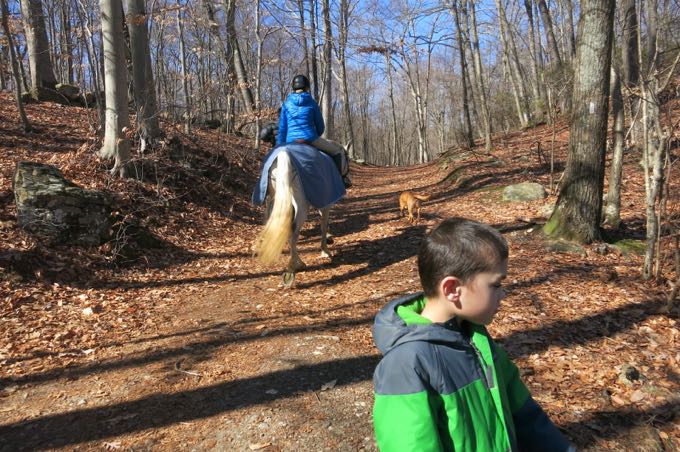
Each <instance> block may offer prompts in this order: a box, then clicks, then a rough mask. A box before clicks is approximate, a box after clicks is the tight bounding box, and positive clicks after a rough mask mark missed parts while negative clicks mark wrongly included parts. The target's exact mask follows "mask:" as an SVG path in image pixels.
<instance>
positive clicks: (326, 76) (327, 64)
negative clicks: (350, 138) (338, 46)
mask: <svg viewBox="0 0 680 452" xmlns="http://www.w3.org/2000/svg"><path fill="white" fill-rule="evenodd" d="M321 5H322V6H321V8H322V9H321V11H322V15H323V90H322V92H321V114H322V115H323V120H324V122H325V123H326V130H325V132H324V134H323V136H324V137H326V138H328V139H332V138H333V112H332V106H333V100H332V99H331V96H332V93H333V86H332V83H333V72H332V71H333V68H332V60H331V50H332V44H333V42H332V41H333V32H332V30H331V7H330V1H329V0H323V1H322V3H321Z"/></svg>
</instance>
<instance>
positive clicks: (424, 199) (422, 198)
mask: <svg viewBox="0 0 680 452" xmlns="http://www.w3.org/2000/svg"><path fill="white" fill-rule="evenodd" d="M413 197H414V198H416V199H420V200H421V201H427V200H428V199H430V198H431V197H432V195H419V194H417V193H414V194H413Z"/></svg>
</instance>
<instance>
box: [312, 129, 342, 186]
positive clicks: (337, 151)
mask: <svg viewBox="0 0 680 452" xmlns="http://www.w3.org/2000/svg"><path fill="white" fill-rule="evenodd" d="M312 145H313V146H314V147H315V148H317V149H319V150H321V151H323V152H325V153H326V154H328V155H330V156H331V157H333V160H334V161H335V162H336V163H335V164H336V165H337V166H338V171H340V175H341V176H342V180H343V182H344V183H345V186H346V187H350V186H351V185H352V180H351V179H350V178H349V162H348V161H347V152H346V151H345V148H343V147H342V146H340V145H339V144H338V143H336V142H335V141H331V140H327V139H325V138H321V137H319V138H317V139H316V140H314V141H312ZM336 156H337V157H336ZM338 160H339V161H340V162H339V163H338Z"/></svg>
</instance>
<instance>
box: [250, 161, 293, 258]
mask: <svg viewBox="0 0 680 452" xmlns="http://www.w3.org/2000/svg"><path fill="white" fill-rule="evenodd" d="M291 179H292V176H291V162H290V157H289V156H288V152H286V151H281V152H280V153H279V155H278V156H277V157H276V188H275V191H274V206H273V207H272V211H271V214H270V215H269V219H268V220H267V222H266V223H265V225H264V228H263V229H262V232H261V233H260V236H259V238H258V240H257V242H256V248H255V253H256V254H257V256H258V258H259V259H260V262H261V263H263V264H265V265H268V264H272V263H273V262H274V261H276V259H277V258H278V257H279V255H280V254H281V252H282V251H283V247H284V245H285V244H286V242H287V241H288V238H289V237H290V234H291V229H292V228H291V224H292V223H293V217H294V212H293V210H294V209H293V189H292V185H291ZM270 183H271V178H270Z"/></svg>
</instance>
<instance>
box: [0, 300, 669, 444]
mask: <svg viewBox="0 0 680 452" xmlns="http://www.w3.org/2000/svg"><path fill="white" fill-rule="evenodd" d="M659 305H661V302H652V303H650V304H647V305H628V306H624V307H622V308H620V309H616V310H613V311H609V312H607V313H601V314H597V315H595V316H589V317H586V318H582V319H579V320H576V321H573V322H556V323H555V324H553V325H550V326H547V327H543V328H539V329H535V330H533V331H530V332H526V333H522V334H526V335H529V336H536V335H538V334H543V335H545V334H547V335H549V336H551V338H559V337H562V338H563V339H562V340H561V341H560V340H559V339H558V340H556V342H558V343H563V344H564V343H566V344H567V345H573V344H581V343H584V342H588V341H590V340H595V339H597V338H600V337H603V336H606V335H611V334H616V333H617V332H619V331H622V330H624V329H627V328H629V327H630V326H632V325H633V324H634V323H637V322H640V321H642V320H644V319H645V318H646V316H649V315H651V314H654V310H655V309H656V308H657V307H658V306H659ZM645 307H646V308H647V311H648V312H646V313H645V311H644V310H643V309H642V308H645ZM606 317H610V318H611V319H613V321H612V320H610V321H609V323H610V324H611V325H614V327H615V328H614V329H611V328H609V329H603V328H597V324H598V323H599V322H602V321H604V320H605V318H606ZM371 321H372V316H368V317H365V318H362V319H356V320H352V321H350V322H338V323H343V324H345V325H349V324H352V323H353V324H365V323H368V322H371ZM320 327H325V326H322V325H317V327H316V328H320ZM309 329H310V328H309V327H307V326H305V327H299V328H294V329H287V330H281V331H279V332H274V334H292V333H296V332H297V333H299V332H301V331H305V332H308V331H309ZM312 329H314V327H313V328H312ZM295 330H296V331H295ZM568 333H570V334H568ZM270 335H271V334H270ZM256 336H257V338H259V337H260V334H259V333H258V334H257V335H256ZM255 338H256V337H253V336H250V338H248V339H255ZM243 339H246V338H243V337H242V338H239V339H238V340H243ZM226 342H228V341H225V340H224V339H221V340H218V341H216V343H214V344H211V343H210V342H207V343H203V344H200V346H202V347H209V346H219V345H222V344H224V343H226ZM504 342H508V343H510V344H517V343H519V344H520V345H517V346H516V347H515V348H520V349H521V350H518V351H519V353H515V355H517V354H530V353H534V352H537V351H540V350H544V349H545V348H546V347H547V346H548V344H549V343H550V341H541V342H540V343H539V342H534V343H531V344H529V345H527V343H526V342H523V341H522V338H521V337H520V336H519V335H518V334H514V335H511V336H509V337H507V338H505V341H504ZM183 353H186V349H182V352H181V353H178V350H173V351H168V353H162V355H163V356H162V358H167V357H170V355H174V356H173V357H176V356H177V355H179V354H183ZM160 358H161V356H159V354H153V355H150V356H146V357H142V358H140V362H137V363H132V362H128V363H127V365H136V364H143V363H147V362H150V361H152V360H154V359H160ZM379 358H380V357H379V356H377V355H371V356H360V357H355V358H347V359H341V360H335V361H329V362H323V363H319V364H312V365H300V366H298V367H296V368H294V369H290V370H281V371H276V372H271V373H268V374H265V375H259V376H254V377H250V378H244V379H241V380H237V381H230V382H224V383H217V384H213V385H210V386H206V387H202V388H198V389H192V390H186V391H182V392H179V393H173V394H155V395H150V396H147V397H144V398H141V399H138V400H134V401H130V402H123V403H119V404H115V405H112V406H104V407H97V408H88V409H82V410H78V411H72V412H68V413H60V414H52V415H47V416H43V417H40V418H37V419H32V420H28V421H22V422H15V423H12V424H6V425H2V426H0V437H1V438H3V441H4V444H3V450H21V449H26V450H34V449H39V448H56V447H64V446H68V445H74V444H79V443H83V442H87V441H95V440H100V439H106V438H111V437H116V436H120V435H124V434H127V433H132V432H137V431H141V430H144V429H148V428H158V427H162V426H167V425H172V424H176V423H178V422H188V421H191V420H196V419H202V418H206V417H210V416H215V415H218V414H221V413H226V412H229V411H232V410H235V409H239V408H243V407H247V406H254V405H259V404H264V403H269V402H271V401H274V400H277V399H283V398H287V397H292V396H295V395H298V394H300V393H301V392H307V391H316V390H318V387H319V382H320V381H326V380H327V379H328V377H329V376H331V375H332V376H333V377H334V378H336V379H337V384H336V388H337V389H341V388H342V387H343V386H345V385H347V384H351V383H354V382H361V381H367V380H368V379H369V378H370V376H371V374H372V372H373V370H374V368H375V366H376V364H377V362H378V360H379ZM112 364H114V366H113V367H122V366H121V363H112ZM87 370H94V369H86V368H81V371H87ZM103 370H108V369H104V368H101V366H100V368H99V369H96V371H103ZM65 373H66V372H65ZM85 373H87V372H85ZM34 381H35V380H34ZM272 387H273V388H276V389H277V391H278V393H277V394H274V395H272V394H267V392H266V390H267V389H271V388H272ZM679 408H680V402H678V401H670V402H667V403H666V404H665V405H661V406H658V407H654V408H651V409H649V410H647V411H638V410H625V409H621V410H618V411H601V412H596V413H594V414H592V415H591V416H589V417H588V418H587V419H585V420H582V421H579V422H573V423H570V424H567V425H566V426H563V427H564V428H565V430H566V431H567V432H568V433H571V434H572V435H573V436H574V437H578V438H579V441H578V446H580V447H585V446H588V445H591V444H594V443H595V442H596V441H598V440H601V439H602V438H614V437H617V436H620V435H621V434H622V433H625V432H626V431H629V430H630V429H632V428H633V427H635V426H636V425H645V424H649V423H650V421H652V420H653V422H652V423H653V424H654V425H656V426H660V425H667V424H670V423H672V422H675V420H676V419H677V418H678V417H679V415H680V409H679ZM593 426H596V427H597V428H596V433H593ZM584 438H585V439H584Z"/></svg>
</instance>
